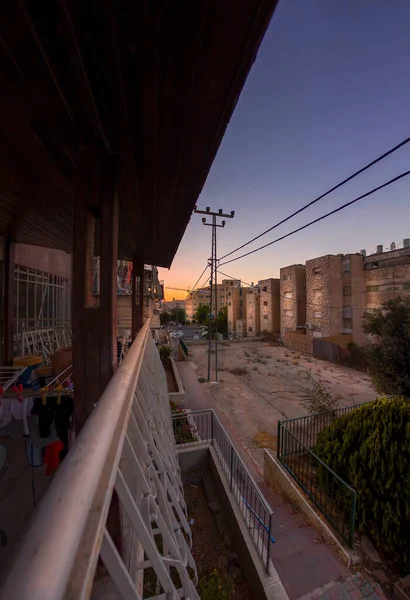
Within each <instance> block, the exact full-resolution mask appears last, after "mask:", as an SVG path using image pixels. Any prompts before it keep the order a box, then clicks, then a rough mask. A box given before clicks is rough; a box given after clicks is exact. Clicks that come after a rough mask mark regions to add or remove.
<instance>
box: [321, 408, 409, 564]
mask: <svg viewBox="0 0 410 600" xmlns="http://www.w3.org/2000/svg"><path fill="white" fill-rule="evenodd" d="M315 452H316V454H317V455H318V456H319V458H321V459H322V460H323V461H324V462H325V463H326V464H327V465H328V466H329V467H330V468H331V469H333V471H335V472H336V473H337V475H339V477H341V478H342V479H343V480H344V481H346V482H347V483H349V484H350V485H351V486H352V487H353V488H354V489H355V490H356V492H357V514H356V524H357V525H358V526H359V529H360V530H361V531H364V532H366V533H367V534H368V535H369V536H370V537H372V538H373V540H374V541H375V542H376V543H377V544H378V545H379V546H380V548H383V549H384V550H385V551H387V552H389V553H392V555H393V556H394V557H395V558H396V560H397V563H398V564H399V565H400V566H401V567H403V569H405V570H406V568H407V569H408V567H409V566H410V545H409V539H410V402H408V400H407V399H406V398H394V399H390V398H379V399H377V400H375V401H374V402H369V403H367V404H363V405H362V406H360V407H358V408H355V409H354V410H352V411H351V412H349V413H347V414H345V415H343V416H341V417H338V418H337V419H335V420H334V421H333V423H332V424H331V425H330V426H329V427H327V428H326V429H324V430H323V431H322V432H321V433H320V434H319V436H318V440H317V444H316V448H315ZM346 508H348V507H347V506H346Z"/></svg>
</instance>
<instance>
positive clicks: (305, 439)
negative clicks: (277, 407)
mask: <svg viewBox="0 0 410 600" xmlns="http://www.w3.org/2000/svg"><path fill="white" fill-rule="evenodd" d="M359 406H361V404H356V405H353V406H347V407H346V408H336V409H334V410H327V411H326V412H323V413H319V414H316V415H309V416H307V417H297V418H296V419H287V420H286V421H281V423H282V425H284V426H285V427H286V429H288V430H289V431H290V433H292V434H293V435H294V436H295V437H296V438H297V439H298V440H299V441H300V442H301V443H302V444H303V445H304V446H307V447H308V448H310V449H311V448H314V447H315V446H316V442H317V437H318V435H319V433H320V432H321V431H323V430H324V429H326V427H329V425H331V424H332V423H333V421H334V420H335V419H337V418H338V417H341V416H343V415H345V414H347V413H349V412H352V410H355V409H356V408H358V407H359Z"/></svg>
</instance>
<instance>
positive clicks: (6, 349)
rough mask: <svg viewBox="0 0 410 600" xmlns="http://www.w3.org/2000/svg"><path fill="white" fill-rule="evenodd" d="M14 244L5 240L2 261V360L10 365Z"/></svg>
mask: <svg viewBox="0 0 410 600" xmlns="http://www.w3.org/2000/svg"><path fill="white" fill-rule="evenodd" d="M15 256H16V252H15V245H14V243H13V242H11V241H10V240H7V242H6V255H5V261H4V306H3V308H4V311H3V319H4V322H3V362H2V364H4V365H10V364H11V361H12V360H13V318H14V267H15Z"/></svg>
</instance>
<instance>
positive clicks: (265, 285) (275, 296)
mask: <svg viewBox="0 0 410 600" xmlns="http://www.w3.org/2000/svg"><path fill="white" fill-rule="evenodd" d="M258 285H259V288H260V331H261V332H262V333H263V332H267V333H272V334H274V335H279V333H280V280H279V279H273V278H269V279H261V280H260V281H259V282H258Z"/></svg>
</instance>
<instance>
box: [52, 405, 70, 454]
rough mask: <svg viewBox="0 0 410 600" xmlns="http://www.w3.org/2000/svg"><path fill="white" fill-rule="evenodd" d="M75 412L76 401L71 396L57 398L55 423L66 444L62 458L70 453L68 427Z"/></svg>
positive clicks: (59, 435)
mask: <svg viewBox="0 0 410 600" xmlns="http://www.w3.org/2000/svg"><path fill="white" fill-rule="evenodd" d="M73 412H74V401H73V399H72V397H71V396H60V397H59V396H57V403H56V407H55V417H54V422H55V426H56V432H57V435H58V437H59V438H60V440H61V441H62V442H63V444H64V448H63V450H62V451H61V454H60V458H61V460H63V458H64V457H65V456H66V454H67V452H68V427H69V423H70V417H71V415H72V414H73Z"/></svg>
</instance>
